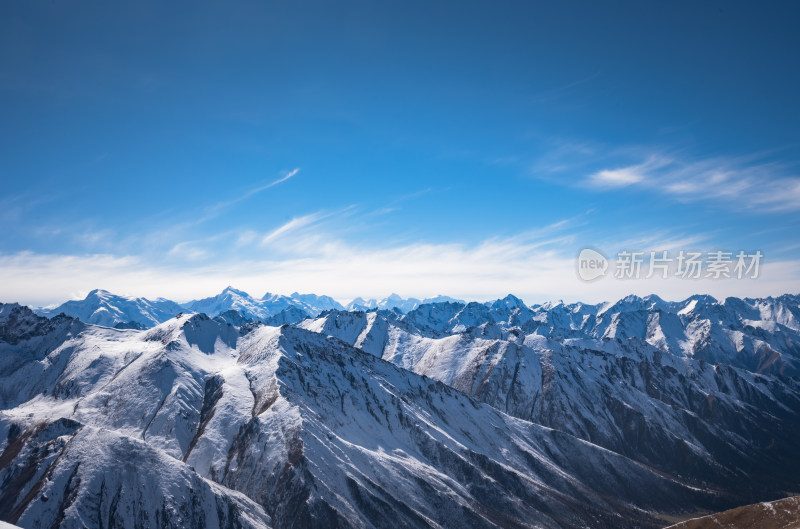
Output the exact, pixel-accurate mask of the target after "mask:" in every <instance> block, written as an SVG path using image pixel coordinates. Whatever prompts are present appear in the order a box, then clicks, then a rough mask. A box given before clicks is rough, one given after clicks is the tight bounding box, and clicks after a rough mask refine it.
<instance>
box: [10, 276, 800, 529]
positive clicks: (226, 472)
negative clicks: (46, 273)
mask: <svg viewBox="0 0 800 529" xmlns="http://www.w3.org/2000/svg"><path fill="white" fill-rule="evenodd" d="M426 301H429V302H426ZM356 305H358V306H353V307H350V308H351V309H353V310H347V308H345V307H342V306H341V305H339V304H338V303H336V302H335V301H334V300H332V299H330V298H326V297H324V296H313V295H301V294H293V295H291V296H276V295H272V294H267V295H266V296H264V297H262V298H260V299H256V298H253V297H251V296H249V295H248V294H246V293H244V292H241V291H236V290H235V289H231V288H228V289H226V290H225V291H223V292H222V293H221V294H220V295H218V296H216V297H213V298H207V299H205V300H200V301H195V302H191V303H189V304H183V305H178V304H177V303H174V302H171V301H168V300H163V299H159V300H156V301H150V300H146V299H143V298H126V297H121V296H114V295H112V294H109V293H107V292H104V291H93V292H92V293H91V294H90V295H89V296H88V297H87V299H86V300H83V301H77V302H68V303H67V304H65V305H62V306H61V307H58V308H57V309H54V310H51V311H40V313H41V314H43V315H37V314H35V313H34V312H33V311H31V310H30V309H28V308H27V307H22V306H19V305H15V304H6V305H0V520H2V521H5V522H9V523H13V524H16V525H19V526H21V527H26V528H28V527H31V528H33V527H65V528H72V527H76V528H77V527H90V528H94V527H97V528H100V527H131V528H138V527H141V528H145V527H176V528H177V527H214V528H216V527H276V528H290V527H322V528H328V527H330V528H333V527H354V528H355V527H359V528H360V527H375V528H382V527H392V528H395V527H443V528H462V527H487V528H488V527H513V528H517V527H553V528H555V527H559V528H564V527H568V528H571V527H575V528H578V527H593V528H594V527H609V528H617V527H622V528H625V527H631V528H632V527H663V526H664V525H668V523H672V522H674V521H676V520H679V519H682V518H690V517H693V516H697V515H698V513H706V512H712V511H721V510H724V509H728V508H731V507H736V506H739V505H744V504H748V503H754V502H760V501H765V500H773V499H777V498H780V497H784V496H787V495H789V494H790V493H792V492H795V493H796V492H797V491H798V490H800V455H798V453H797V449H796V446H797V441H798V439H800V383H798V378H797V376H798V369H799V368H800V363H798V362H800V347H799V346H798V344H800V298H798V297H797V296H791V295H786V296H782V297H779V298H766V299H744V300H740V299H736V298H729V299H727V300H725V301H724V302H718V301H717V300H714V299H713V298H710V297H707V296H695V297H692V298H689V299H688V300H685V301H682V302H666V301H663V300H661V299H659V298H657V297H654V296H650V297H647V298H636V297H629V298H626V299H624V300H621V301H619V302H617V303H606V304H599V305H586V304H573V305H564V304H560V303H559V304H548V305H541V306H531V307H529V306H526V305H525V304H524V303H522V301H521V300H519V299H518V298H515V297H513V296H508V297H506V298H504V299H501V300H497V301H495V302H491V303H464V302H461V301H458V300H452V299H438V300H423V301H419V300H403V299H402V298H399V297H398V296H393V297H390V298H386V299H385V300H381V301H374V300H370V301H368V302H367V301H363V300H361V301H360V303H357V304H356ZM355 309H361V310H355ZM61 313H64V314H61ZM178 313H182V314H180V315H179V316H177V317H176V316H175V315H176V314H178ZM57 314H61V315H57ZM206 314H207V315H206ZM48 316H50V317H48ZM115 326H116V327H119V328H114V327H115Z"/></svg>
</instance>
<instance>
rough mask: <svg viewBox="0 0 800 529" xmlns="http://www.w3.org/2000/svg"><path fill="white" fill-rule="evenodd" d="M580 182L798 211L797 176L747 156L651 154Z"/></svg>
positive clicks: (739, 205) (799, 189) (742, 206)
mask: <svg viewBox="0 0 800 529" xmlns="http://www.w3.org/2000/svg"><path fill="white" fill-rule="evenodd" d="M585 182H586V183H587V184H588V185H590V186H592V187H596V188H605V189H611V188H621V187H630V188H640V189H642V190H650V191H655V192H658V193H661V194H664V195H666V196H669V197H672V198H673V199H675V200H678V201H683V202H694V201H698V200H715V201H722V202H726V203H728V204H730V205H733V206H735V207H737V208H740V209H743V210H744V209H747V210H754V209H759V210H762V211H767V212H786V211H797V210H800V177H797V176H795V175H793V174H791V172H790V171H789V169H788V167H787V166H785V165H782V164H778V163H771V162H759V161H756V160H754V159H752V158H728V157H715V158H708V159H702V160H687V159H683V158H679V157H670V156H667V155H658V154H654V155H651V156H649V157H648V158H647V159H646V160H645V161H643V162H641V163H636V164H631V165H620V166H615V167H610V168H607V169H601V170H599V171H596V172H594V173H591V174H589V176H588V177H587V178H586V180H585Z"/></svg>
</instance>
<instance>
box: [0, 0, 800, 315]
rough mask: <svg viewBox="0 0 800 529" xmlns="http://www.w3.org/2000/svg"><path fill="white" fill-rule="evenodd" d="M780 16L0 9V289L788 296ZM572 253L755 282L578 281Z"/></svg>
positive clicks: (733, 11)
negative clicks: (717, 255)
mask: <svg viewBox="0 0 800 529" xmlns="http://www.w3.org/2000/svg"><path fill="white" fill-rule="evenodd" d="M799 14H800V8H799V7H797V6H794V5H793V4H792V3H789V2H775V3H773V2H764V3H759V4H757V5H756V4H754V3H752V2H669V3H667V2H641V1H637V2H611V3H602V5H601V4H600V3H598V2H558V3H547V4H545V3H541V4H537V3H532V2H518V3H516V2H507V3H489V2H448V3H444V2H402V3H393V4H391V3H387V2H364V3H352V2H344V3H333V2H319V3H314V2H300V3H268V2H237V3H235V5H229V4H223V3H204V2H169V3H163V2H160V3H159V2H138V3H135V4H134V3H130V4H129V5H120V4H115V5H111V4H108V3H103V2H77V3H76V2H69V3H68V2H63V1H55V2H4V3H3V4H2V6H0V124H2V125H0V134H2V138H0V139H2V142H0V178H2V184H3V185H2V191H1V192H0V221H2V223H3V226H4V229H3V230H2V232H0V278H2V281H0V297H2V299H3V300H6V301H11V300H18V301H22V302H26V303H32V304H46V303H53V302H57V301H62V300H64V299H66V298H69V297H75V296H80V295H82V294H85V292H87V291H88V290H91V289H92V288H95V287H100V288H107V289H109V290H112V291H115V292H119V293H129V294H134V295H145V296H159V295H160V296H166V297H172V298H175V299H179V300H186V299H190V298H193V297H201V296H206V295H210V294H213V293H214V292H216V291H219V290H220V289H221V288H223V287H224V286H226V285H228V284H233V285H234V286H237V287H239V288H243V289H245V290H248V291H250V292H251V293H252V294H254V295H259V296H260V295H262V294H263V293H264V292H265V291H272V292H281V293H290V292H292V291H295V290H299V291H301V292H302V291H305V292H309V291H313V292H316V293H326V294H330V295H333V296H334V297H336V298H338V299H342V300H347V299H350V298H352V297H355V296H384V295H387V294H389V293H391V292H394V291H396V292H399V293H400V294H401V295H404V296H417V297H425V296H431V295H435V294H439V293H443V294H449V295H453V296H459V297H467V298H475V299H490V298H494V297H499V296H502V295H505V294H506V293H508V292H514V293H516V294H518V295H520V296H521V297H522V298H523V299H525V300H526V301H528V302H531V303H533V302H541V301H545V300H552V299H560V298H562V299H570V300H572V299H582V300H587V301H599V300H601V299H613V298H615V297H621V296H624V295H625V294H627V293H631V292H633V293H638V294H646V293H648V292H656V293H658V294H660V295H662V296H663V297H666V298H669V299H675V298H679V297H683V296H685V295H688V294H690V293H693V292H698V291H707V292H710V293H711V294H713V295H716V296H718V297H724V296H727V295H738V296H752V295H775V294H780V293H783V292H798V291H800V240H798V237H797V235H796V234H797V233H798V231H799V228H800V171H799V170H798V161H799V158H798V154H797V153H798V152H800V151H798V147H800V103H798V97H797V94H798V93H800V71H798V68H797V65H798V64H800V33H798V32H797V31H796V21H797V20H798V15H799ZM585 246H591V247H594V248H598V249H600V250H601V251H603V252H604V253H606V254H607V255H609V256H613V255H614V254H615V253H616V252H617V251H619V250H620V249H626V248H627V249H640V250H660V249H670V250H676V251H677V249H682V248H694V249H698V250H702V251H711V250H717V249H724V250H727V251H738V250H740V249H742V250H747V251H754V250H760V251H762V252H763V254H764V256H765V257H764V268H763V273H762V276H761V277H760V278H759V279H758V280H756V281H752V280H751V281H733V280H731V281H716V282H705V281H703V282H691V281H686V280H679V279H673V280H670V281H666V282H662V283H653V282H647V281H644V280H642V281H637V282H631V281H628V282H623V281H614V280H612V279H611V278H607V279H605V280H603V281H599V282H596V283H592V284H586V283H583V282H581V281H579V280H578V279H577V277H576V274H575V270H574V266H573V264H572V263H574V258H575V256H576V254H577V253H578V251H580V249H581V248H583V247H585Z"/></svg>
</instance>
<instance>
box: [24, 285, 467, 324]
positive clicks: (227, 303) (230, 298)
mask: <svg viewBox="0 0 800 529" xmlns="http://www.w3.org/2000/svg"><path fill="white" fill-rule="evenodd" d="M441 301H457V300H454V299H453V298H449V297H447V296H437V297H435V298H429V299H426V300H424V301H420V300H418V299H415V298H408V299H404V298H401V297H400V296H398V295H397V294H392V295H391V296H389V297H386V298H384V299H381V300H375V299H370V300H368V301H364V300H363V299H361V298H356V299H354V300H353V301H352V302H350V303H348V304H347V308H346V310H370V309H386V310H393V309H396V310H399V311H400V313H401V314H404V313H406V312H408V311H410V310H413V309H415V308H417V307H418V306H420V305H421V304H423V303H434V302H441ZM289 309H291V310H289ZM287 310H289V314H288V315H287V316H288V318H289V319H293V318H296V317H297V315H298V314H299V312H298V311H302V313H303V314H304V316H305V317H307V316H317V315H318V314H319V313H320V312H323V311H326V310H345V307H344V306H342V304H341V303H339V302H338V301H336V300H335V299H333V298H331V297H330V296H317V295H316V294H299V293H297V292H294V293H293V294H291V295H289V296H284V295H281V294H271V293H269V292H267V293H266V294H264V295H263V296H262V297H260V298H256V297H253V296H251V295H250V294H248V293H247V292H244V291H242V290H237V289H235V288H233V287H230V286H229V287H227V288H225V289H224V290H223V291H222V292H220V293H219V294H217V295H216V296H212V297H208V298H203V299H198V300H194V301H189V302H187V303H176V302H174V301H170V300H167V299H163V298H158V299H156V300H149V299H146V298H135V297H130V296H120V295H116V294H112V293H110V292H108V291H106V290H100V289H96V290H92V291H91V292H89V294H88V295H87V296H86V298H85V299H82V300H72V301H67V302H66V303H63V304H61V305H58V306H55V307H46V308H37V309H35V311H36V313H37V314H39V315H41V316H55V315H57V314H61V313H63V314H66V315H67V316H73V317H75V318H79V319H80V320H81V321H84V322H87V323H95V324H97V325H103V326H106V327H114V326H120V327H122V328H130V327H131V325H129V324H131V323H133V324H136V325H134V326H133V327H134V328H137V327H138V326H141V327H142V328H150V327H154V326H155V325H158V324H159V323H163V322H165V321H167V320H168V319H170V318H172V317H174V316H175V315H176V314H178V313H180V312H187V311H188V312H197V313H204V314H208V315H210V316H218V315H220V314H222V313H225V312H228V311H236V312H238V313H239V317H241V318H245V319H248V320H251V321H262V322H268V320H270V318H273V320H272V321H278V320H280V319H281V318H282V317H281V316H278V315H279V314H280V313H281V312H283V311H287ZM276 317H277V318H278V320H275V319H274V318H276Z"/></svg>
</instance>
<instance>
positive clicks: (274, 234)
mask: <svg viewBox="0 0 800 529" xmlns="http://www.w3.org/2000/svg"><path fill="white" fill-rule="evenodd" d="M320 218H321V215H320V214H319V213H311V214H310V215H303V216H302V217H295V218H293V219H292V220H290V221H289V222H287V223H286V224H283V225H281V226H279V227H277V228H275V229H274V230H272V231H271V232H269V233H268V234H266V235H265V236H264V238H263V239H261V244H269V243H271V242H272V241H274V240H276V239H278V238H280V237H283V236H284V235H287V234H289V233H291V232H293V231H296V230H299V229H300V228H303V227H305V226H308V225H310V224H313V223H314V222H316V221H317V220H319V219H320Z"/></svg>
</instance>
